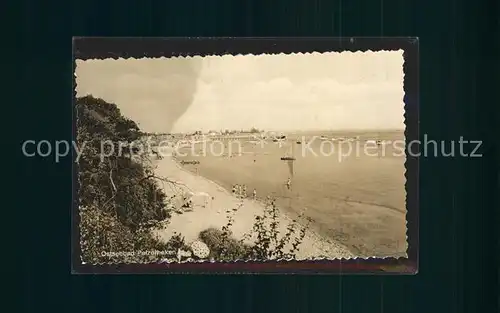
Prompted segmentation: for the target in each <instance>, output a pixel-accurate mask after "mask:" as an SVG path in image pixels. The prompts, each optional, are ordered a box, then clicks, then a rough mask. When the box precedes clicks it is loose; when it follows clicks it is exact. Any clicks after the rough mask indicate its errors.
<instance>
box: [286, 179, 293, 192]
mask: <svg viewBox="0 0 500 313" xmlns="http://www.w3.org/2000/svg"><path fill="white" fill-rule="evenodd" d="M291 187H292V180H291V179H290V177H288V180H287V181H286V188H288V190H290V188H291Z"/></svg>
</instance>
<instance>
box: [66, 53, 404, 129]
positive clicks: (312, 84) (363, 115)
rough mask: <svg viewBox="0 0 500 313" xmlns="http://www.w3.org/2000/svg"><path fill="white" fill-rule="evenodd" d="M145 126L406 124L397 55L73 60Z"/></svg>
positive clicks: (96, 91) (93, 87) (94, 89)
mask: <svg viewBox="0 0 500 313" xmlns="http://www.w3.org/2000/svg"><path fill="white" fill-rule="evenodd" d="M76 64H77V66H76V69H75V75H76V84H77V86H76V91H77V96H79V97H80V96H85V95H89V94H91V95H92V96H94V97H97V98H102V99H103V100H105V101H108V102H113V103H115V104H116V105H117V106H118V107H119V108H120V110H121V112H122V114H123V115H125V116H127V117H129V118H131V119H133V120H135V121H136V122H137V123H138V124H139V127H140V128H141V129H142V130H143V131H148V132H191V131H196V130H202V131H208V130H223V129H231V130H232V129H237V130H240V129H250V128H252V127H256V128H259V129H265V130H283V131H285V130H354V129H373V130H376V129H404V116H403V114H404V103H403V96H404V91H403V77H404V74H403V51H402V50H399V51H380V52H354V53H353V52H342V53H323V54H320V53H312V54H292V55H284V54H280V55H258V56H253V55H247V56H241V55H238V56H232V55H225V56H222V57H221V56H210V57H203V58H202V57H189V58H183V57H178V58H169V59H167V58H156V59H148V58H143V59H118V60H114V59H104V60H85V61H83V60H77V62H76Z"/></svg>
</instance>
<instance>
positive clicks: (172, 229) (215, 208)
mask: <svg viewBox="0 0 500 313" xmlns="http://www.w3.org/2000/svg"><path fill="white" fill-rule="evenodd" d="M154 164H155V172H156V174H157V175H159V176H162V177H169V178H170V179H172V180H174V181H177V182H179V183H182V185H183V186H184V187H183V188H181V189H184V190H189V191H194V192H206V193H208V194H209V195H210V196H211V197H212V199H211V201H209V202H210V204H209V205H208V206H209V207H195V208H193V210H191V211H188V212H183V213H182V214H178V213H173V214H172V217H171V218H170V219H169V221H167V222H166V223H165V225H164V227H162V228H161V229H160V230H157V231H156V234H157V235H158V236H159V237H160V239H161V240H163V241H168V239H170V238H171V237H172V236H173V235H174V233H180V234H182V235H183V236H184V237H185V239H186V241H187V242H189V241H193V240H197V239H198V234H199V233H200V232H201V231H203V230H205V229H207V228H209V227H215V228H218V229H220V228H221V227H222V226H224V225H226V224H227V216H228V212H231V211H230V210H232V209H234V208H236V207H238V206H240V205H241V208H240V209H239V210H238V211H236V212H234V213H233V214H234V215H233V218H234V223H233V225H232V227H231V230H232V232H233V236H234V237H235V238H236V239H241V238H242V237H243V236H244V235H245V234H246V233H248V232H250V231H251V229H252V226H253V223H254V221H255V217H256V216H257V215H262V213H263V212H264V206H265V203H263V201H262V200H260V199H257V200H254V199H248V198H245V199H241V198H238V197H236V196H234V195H233V194H232V193H231V192H230V191H229V190H227V189H226V188H224V187H223V186H222V185H220V184H218V183H217V182H215V181H213V180H211V179H208V178H206V177H203V176H201V175H196V174H195V173H192V172H191V171H189V170H187V169H185V168H183V167H182V165H180V164H179V163H178V161H177V160H175V158H173V157H165V158H163V159H162V160H155V161H154ZM163 189H164V191H165V192H166V193H167V195H172V193H173V192H172V190H169V189H168V188H167V187H166V186H164V188H163ZM228 210H229V211H228ZM278 210H279V218H278V219H279V224H280V225H279V227H280V233H281V234H283V233H284V232H286V227H287V226H288V225H289V224H290V223H291V222H292V218H291V217H290V216H289V214H287V213H286V212H284V210H283V209H282V208H279V207H278ZM297 222H298V224H299V225H300V226H301V227H304V225H303V222H302V223H301V221H297ZM355 257H363V256H358V255H355V254H353V253H352V252H351V251H350V250H349V249H348V248H347V247H346V246H344V245H342V244H340V243H338V242H333V241H332V240H331V239H330V238H325V237H324V236H321V235H320V234H318V233H317V232H316V231H313V230H311V229H310V228H307V229H306V235H305V237H304V239H303V241H302V244H301V245H300V246H299V251H298V252H297V260H305V259H313V258H327V259H342V258H344V259H349V258H355Z"/></svg>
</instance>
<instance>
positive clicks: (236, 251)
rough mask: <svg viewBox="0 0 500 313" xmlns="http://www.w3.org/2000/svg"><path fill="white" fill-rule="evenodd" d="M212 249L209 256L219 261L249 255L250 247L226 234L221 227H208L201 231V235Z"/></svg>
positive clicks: (242, 257)
mask: <svg viewBox="0 0 500 313" xmlns="http://www.w3.org/2000/svg"><path fill="white" fill-rule="evenodd" d="M198 237H199V238H200V240H201V241H203V242H204V243H205V244H206V245H207V246H208V248H209V249H210V256H209V258H213V259H215V260H218V261H234V260H238V259H245V258H247V257H248V254H249V252H250V247H249V246H248V245H245V244H243V243H242V242H240V241H238V240H236V239H234V238H231V237H230V236H228V235H226V234H224V232H223V231H222V230H220V229H216V228H213V227H212V228H208V229H206V230H204V231H202V232H200V234H199V236H198Z"/></svg>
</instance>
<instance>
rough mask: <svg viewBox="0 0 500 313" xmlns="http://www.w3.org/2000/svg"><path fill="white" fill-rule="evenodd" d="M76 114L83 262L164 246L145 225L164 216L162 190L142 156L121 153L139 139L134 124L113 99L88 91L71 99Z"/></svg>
mask: <svg viewBox="0 0 500 313" xmlns="http://www.w3.org/2000/svg"><path fill="white" fill-rule="evenodd" d="M76 114H77V144H78V146H79V147H80V151H81V152H82V154H81V156H80V159H79V160H78V172H79V177H78V178H79V179H78V181H79V190H78V191H79V205H80V207H82V208H85V209H84V210H81V212H80V218H81V224H80V225H81V227H80V231H81V234H80V235H81V250H82V259H83V261H84V262H89V263H96V262H108V261H115V260H114V259H113V258H112V257H109V256H105V255H102V254H103V252H112V251H120V252H123V251H137V250H152V249H162V248H164V247H163V246H162V245H161V244H160V242H159V241H158V240H156V239H155V238H153V237H152V236H151V235H150V233H151V232H150V231H149V230H150V229H151V228H152V227H154V226H156V224H157V223H158V222H160V221H162V220H164V219H166V218H168V216H169V212H167V211H166V210H165V207H166V206H165V201H166V197H165V194H164V193H163V191H162V190H161V189H160V187H159V186H158V184H157V182H156V181H155V179H154V177H152V171H151V168H150V167H149V166H148V164H147V160H146V159H142V158H141V156H139V157H138V158H134V159H133V158H131V157H130V155H129V154H127V153H126V152H130V151H128V150H127V148H126V144H127V143H129V144H130V143H132V142H134V141H136V140H139V139H140V137H141V133H140V131H139V127H138V126H137V124H136V123H135V122H134V121H132V120H129V119H127V118H125V117H123V116H122V115H121V113H120V110H119V109H118V107H117V106H116V105H115V104H112V103H107V102H105V101H103V100H101V99H96V98H93V97H92V96H86V97H83V98H79V99H77V101H76ZM120 142H121V143H122V145H123V146H125V148H124V149H123V150H124V151H122V153H118V147H117V145H118V144H119V143H120ZM103 143H107V144H103ZM111 143H113V144H114V145H115V146H112V145H111ZM103 147H105V148H107V151H104V152H105V155H106V157H104V156H103V153H101V149H102V148H103ZM110 149H114V150H116V151H115V153H110V152H111V151H110ZM105 150H106V149H105ZM108 155H109V156H108ZM143 259H144V257H143V256H141V257H140V260H137V261H143ZM128 261H131V262H132V261H134V260H133V259H132V260H128Z"/></svg>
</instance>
